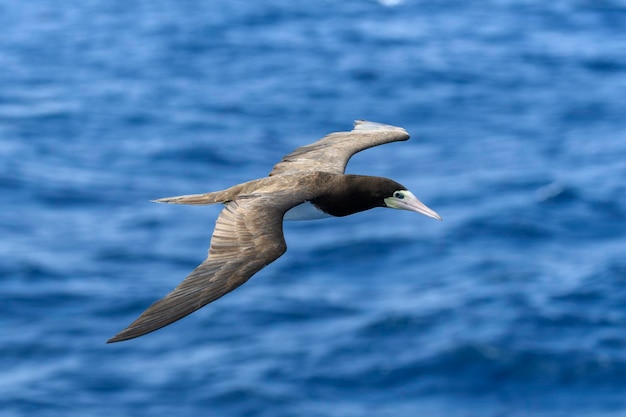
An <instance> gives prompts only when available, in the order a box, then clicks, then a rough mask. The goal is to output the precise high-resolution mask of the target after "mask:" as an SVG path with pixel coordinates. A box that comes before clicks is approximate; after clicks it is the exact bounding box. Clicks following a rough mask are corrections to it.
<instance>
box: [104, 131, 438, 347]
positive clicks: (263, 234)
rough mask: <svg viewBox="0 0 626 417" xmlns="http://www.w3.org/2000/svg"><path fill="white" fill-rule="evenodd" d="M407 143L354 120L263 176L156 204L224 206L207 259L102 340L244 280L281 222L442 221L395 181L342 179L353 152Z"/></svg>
mask: <svg viewBox="0 0 626 417" xmlns="http://www.w3.org/2000/svg"><path fill="white" fill-rule="evenodd" d="M408 138H409V135H408V134H407V133H406V131H405V130H404V129H402V128H399V127H394V126H389V125H382V124H378V123H372V122H365V121H357V122H355V129H354V130H352V131H351V132H337V133H332V134H330V135H328V136H326V137H325V138H323V139H320V140H319V141H317V142H314V143H312V144H310V145H307V146H303V147H300V148H298V149H296V150H295V151H294V152H292V153H290V154H289V155H287V156H285V157H284V158H283V160H282V161H281V162H279V163H278V164H276V165H275V166H274V168H273V170H272V172H270V174H269V176H268V177H265V178H260V179H256V180H252V181H248V182H245V183H242V184H238V185H235V186H233V187H230V188H228V189H226V190H222V191H216V192H211V193H207V194H194V195H185V196H179V197H170V198H163V199H160V200H156V201H157V202H161V203H176V204H193V205H206V204H218V203H222V204H224V205H225V207H224V209H223V210H222V212H221V214H220V216H219V217H218V219H217V222H216V225H215V231H214V232H213V237H212V239H211V245H210V248H209V256H208V257H207V259H206V260H205V261H204V262H203V263H202V264H200V265H199V266H198V267H197V268H196V269H194V270H193V271H192V272H191V274H189V276H187V278H185V280H183V281H182V282H181V283H180V284H179V285H178V286H177V287H176V288H175V289H174V290H173V291H172V292H171V293H169V294H168V295H167V296H166V297H165V298H163V299H161V300H159V301H157V302H155V303H154V304H153V305H151V306H150V307H149V308H148V309H147V310H146V311H144V312H143V313H142V315H141V316H140V317H139V318H138V319H137V320H135V321H134V322H133V323H131V324H130V326H128V327H127V328H126V329H125V330H123V331H122V332H120V333H118V334H117V335H116V336H114V337H113V338H111V339H109V341H108V342H118V341H122V340H127V339H132V338H134V337H138V336H142V335H144V334H146V333H149V332H152V331H154V330H157V329H159V328H161V327H163V326H166V325H168V324H170V323H173V322H174V321H176V320H178V319H180V318H182V317H184V316H186V315H188V314H190V313H192V312H193V311H195V310H197V309H199V308H201V307H203V306H204V305H206V304H208V303H210V302H211V301H214V300H216V299H217V298H219V297H221V296H222V295H224V294H226V293H228V292H230V291H232V290H233V289H235V288H237V287H238V286H240V285H241V284H243V283H244V282H246V281H247V280H248V279H249V278H250V277H251V276H252V275H254V274H255V273H256V272H258V271H259V270H260V269H262V268H263V267H265V266H266V265H268V264H270V263H271V262H273V261H274V260H276V259H278V258H279V257H280V256H281V255H282V254H283V253H284V252H285V251H286V249H287V245H286V244H285V239H284V236H283V229H282V223H283V220H302V219H316V218H322V217H328V216H335V217H343V216H347V215H350V214H354V213H358V212H360V211H365V210H369V209H371V208H374V207H390V208H398V209H404V210H412V211H417V212H419V213H422V214H425V215H427V216H430V217H433V218H437V219H441V218H440V217H439V215H438V214H437V213H435V212H434V211H432V210H431V209H429V208H428V207H426V206H425V205H424V204H423V203H421V202H420V201H419V200H418V199H417V198H416V197H415V196H414V195H413V194H412V193H411V192H409V191H408V190H406V188H405V187H404V186H402V185H400V184H399V183H397V182H395V181H393V180H390V179H387V178H382V177H371V176H363V175H349V174H344V170H345V166H346V164H347V162H348V160H349V159H350V157H351V156H352V155H353V154H355V153H356V152H359V151H361V150H364V149H367V148H370V147H373V146H376V145H380V144H384V143H388V142H394V141H402V140H407V139H408Z"/></svg>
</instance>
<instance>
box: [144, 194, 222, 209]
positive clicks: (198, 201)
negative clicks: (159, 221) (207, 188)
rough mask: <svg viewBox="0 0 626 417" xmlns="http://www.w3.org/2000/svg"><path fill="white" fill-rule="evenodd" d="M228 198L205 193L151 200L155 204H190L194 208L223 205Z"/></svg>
mask: <svg viewBox="0 0 626 417" xmlns="http://www.w3.org/2000/svg"><path fill="white" fill-rule="evenodd" d="M227 200H228V198H225V196H224V195H223V193H222V192H219V191H218V192H214V193H206V194H189V195H179V196H176V197H165V198H159V199H157V200H152V201H153V202H155V203H169V204H191V205H195V206H203V205H207V204H218V203H224V202H225V201H227Z"/></svg>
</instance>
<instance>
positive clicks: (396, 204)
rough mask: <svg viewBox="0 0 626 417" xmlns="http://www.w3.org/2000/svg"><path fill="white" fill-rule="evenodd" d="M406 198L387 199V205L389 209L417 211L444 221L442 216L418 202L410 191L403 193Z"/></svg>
mask: <svg viewBox="0 0 626 417" xmlns="http://www.w3.org/2000/svg"><path fill="white" fill-rule="evenodd" d="M403 196H404V198H397V197H387V198H385V204H386V205H387V207H391V208H395V209H398V210H409V211H416V212H418V213H420V214H423V215H424V216H428V217H432V218H433V219H437V220H442V218H441V216H440V215H438V214H437V212H436V211H435V210H433V209H431V208H429V207H428V206H427V205H426V204H424V203H422V202H421V201H419V200H418V198H417V197H415V196H414V195H413V193H411V192H410V191H404V192H403Z"/></svg>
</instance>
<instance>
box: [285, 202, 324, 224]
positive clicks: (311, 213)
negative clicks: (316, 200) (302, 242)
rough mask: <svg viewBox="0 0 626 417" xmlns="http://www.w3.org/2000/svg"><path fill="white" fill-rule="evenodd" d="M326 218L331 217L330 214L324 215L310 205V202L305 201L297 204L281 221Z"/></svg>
mask: <svg viewBox="0 0 626 417" xmlns="http://www.w3.org/2000/svg"><path fill="white" fill-rule="evenodd" d="M326 217H332V216H331V215H330V214H327V213H324V212H323V211H322V210H320V209H318V208H317V207H315V205H313V204H311V202H310V201H306V202H304V203H302V204H299V205H297V206H295V207H293V208H291V209H289V210H288V211H287V212H286V213H285V217H283V220H287V221H293V220H317V219H324V218H326Z"/></svg>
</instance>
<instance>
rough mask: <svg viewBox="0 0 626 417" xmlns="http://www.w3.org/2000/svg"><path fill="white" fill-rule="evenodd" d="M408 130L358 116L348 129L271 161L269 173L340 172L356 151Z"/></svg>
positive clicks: (394, 138) (404, 134)
mask: <svg viewBox="0 0 626 417" xmlns="http://www.w3.org/2000/svg"><path fill="white" fill-rule="evenodd" d="M407 139H409V134H408V133H407V132H406V130H404V129H402V128H401V127H396V126H391V125H385V124H380V123H374V122H368V121H365V120H357V121H355V122H354V129H353V130H351V131H350V132H335V133H331V134H330V135H327V136H325V137H324V138H322V139H320V140H318V141H317V142H314V143H312V144H310V145H306V146H302V147H300V148H298V149H296V150H295V151H293V152H292V153H290V154H289V155H286V156H285V157H284V158H283V159H282V161H280V162H279V163H278V164H276V165H274V168H273V169H272V172H270V174H269V175H270V176H274V175H281V174H293V173H298V172H305V171H327V172H332V173H336V174H343V173H344V171H345V169H346V165H347V164H348V161H349V160H350V158H351V157H352V155H354V154H355V153H357V152H360V151H363V150H365V149H369V148H372V147H374V146H378V145H383V144H385V143H390V142H396V141H404V140H407Z"/></svg>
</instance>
